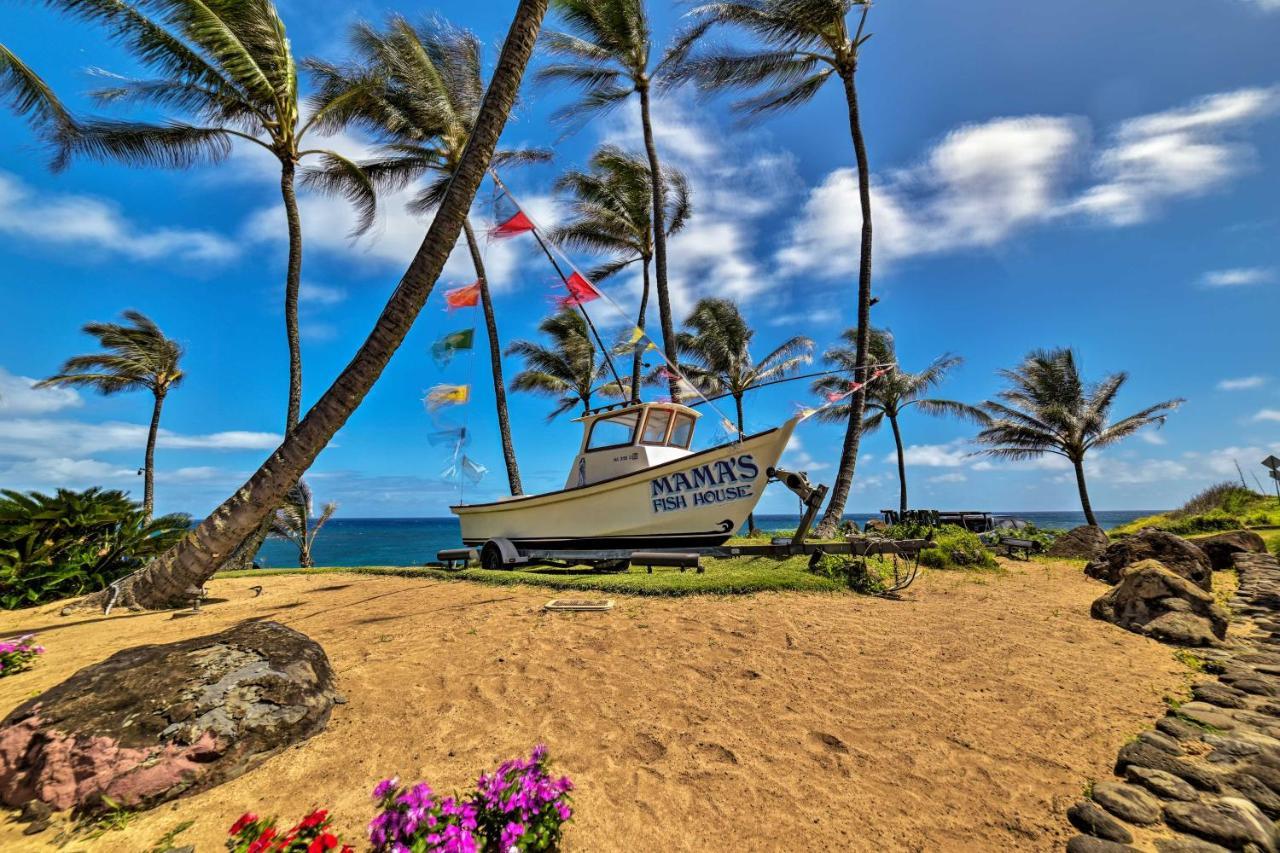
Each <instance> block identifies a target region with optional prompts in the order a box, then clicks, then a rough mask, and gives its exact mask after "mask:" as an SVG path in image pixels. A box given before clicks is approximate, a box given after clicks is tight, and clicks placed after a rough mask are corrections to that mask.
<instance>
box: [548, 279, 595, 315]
mask: <svg viewBox="0 0 1280 853" xmlns="http://www.w3.org/2000/svg"><path fill="white" fill-rule="evenodd" d="M564 286H565V287H566V288H567V289H568V291H569V295H568V296H562V297H560V299H559V300H557V301H558V302H559V304H560V307H561V308H573V307H574V306H577V305H581V304H582V303H584V302H590V301H591V300H593V299H599V298H600V291H598V290H596V289H595V286H594V285H592V284H591V282H589V281H587V280H586V279H585V278H583V276H582V274H581V273H579V272H575V273H573V275H571V276H569V278H567V279H566V280H565V283H564Z"/></svg>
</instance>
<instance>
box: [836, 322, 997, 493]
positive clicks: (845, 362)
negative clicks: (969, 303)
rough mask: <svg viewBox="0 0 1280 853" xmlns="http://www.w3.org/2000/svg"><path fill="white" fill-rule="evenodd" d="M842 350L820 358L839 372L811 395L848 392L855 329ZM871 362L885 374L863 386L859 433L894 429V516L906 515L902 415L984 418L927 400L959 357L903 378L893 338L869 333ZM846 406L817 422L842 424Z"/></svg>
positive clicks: (960, 406)
mask: <svg viewBox="0 0 1280 853" xmlns="http://www.w3.org/2000/svg"><path fill="white" fill-rule="evenodd" d="M841 338H842V339H843V340H844V341H845V345H844V346H834V347H832V348H831V349H829V350H827V351H826V353H825V354H824V355H823V361H825V362H826V363H827V364H829V365H831V366H832V367H833V368H835V369H836V370H838V371H840V373H837V374H832V375H828V376H824V377H822V378H821V379H818V380H815V381H814V383H813V390H814V391H816V392H818V393H819V394H823V395H828V396H834V395H839V394H844V393H846V392H847V391H848V389H849V383H850V377H852V376H854V375H855V373H854V368H855V366H856V365H857V363H858V355H857V340H858V330H857V329H847V330H845V332H844V333H843V334H842V335H841ZM869 351H870V361H869V364H871V365H872V367H873V368H878V367H883V368H884V371H885V372H884V373H883V374H882V375H881V376H880V377H879V378H878V379H876V381H875V382H872V383H871V384H870V385H869V386H867V405H866V409H865V415H864V417H863V420H862V434H863V435H866V434H868V433H872V432H875V431H876V430H878V429H879V428H880V427H881V426H883V425H884V422H885V421H888V422H889V428H890V429H891V430H893V443H894V447H895V448H896V450H897V453H898V511H899V512H906V511H907V465H906V457H905V455H904V452H903V447H902V428H901V425H900V423H899V421H900V419H901V417H902V415H903V414H904V413H905V412H906V411H907V410H908V409H910V408H912V407H915V409H916V410H917V411H919V412H923V413H924V414H926V415H934V416H936V417H954V418H960V419H962V420H967V421H972V422H974V423H980V424H985V423H986V422H987V415H986V413H985V412H983V411H982V410H981V409H979V408H978V407H976V406H970V405H969V404H967V403H961V402H958V401H956V400H943V399H939V398H936V397H926V396H925V394H927V393H929V392H930V391H931V390H933V389H934V388H936V387H938V386H939V385H941V384H942V382H943V380H944V379H946V376H947V372H948V371H950V370H951V369H952V368H954V367H957V366H959V365H960V364H961V362H963V361H964V359H962V358H960V356H956V355H944V356H942V357H940V358H938V359H937V360H935V361H934V362H933V364H931V365H929V366H928V367H926V368H925V369H924V370H922V371H920V372H919V373H908V372H906V371H905V370H901V369H899V368H898V366H897V355H896V353H895V352H894V345H893V336H892V335H890V334H889V333H888V332H886V331H884V330H883V329H872V330H871V335H870V347H869ZM849 409H850V404H848V403H842V404H840V405H836V406H831V407H830V408H826V409H822V410H820V411H819V413H818V415H817V420H820V421H826V422H827V423H844V422H845V421H846V420H847V419H848V417H849Z"/></svg>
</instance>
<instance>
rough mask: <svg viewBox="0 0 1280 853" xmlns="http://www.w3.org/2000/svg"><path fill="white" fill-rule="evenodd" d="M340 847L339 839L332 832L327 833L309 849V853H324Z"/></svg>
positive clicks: (313, 842) (312, 843)
mask: <svg viewBox="0 0 1280 853" xmlns="http://www.w3.org/2000/svg"><path fill="white" fill-rule="evenodd" d="M337 846H338V839H337V836H335V835H334V834H333V833H332V832H326V833H325V834H324V835H321V836H320V837H319V838H317V839H316V840H315V841H312V842H311V845H310V846H309V847H307V853H324V851H326V850H332V849H333V848H335V847H337Z"/></svg>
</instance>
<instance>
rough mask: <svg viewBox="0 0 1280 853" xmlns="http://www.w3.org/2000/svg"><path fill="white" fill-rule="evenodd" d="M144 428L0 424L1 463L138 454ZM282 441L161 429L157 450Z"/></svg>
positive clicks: (21, 421)
mask: <svg viewBox="0 0 1280 853" xmlns="http://www.w3.org/2000/svg"><path fill="white" fill-rule="evenodd" d="M146 440H147V427H146V426H144V425H142V424H131V423H124V422H121V421H106V422H103V423H83V422H80V421H71V420H57V419H52V418H9V419H4V420H0V457H4V456H7V457H18V458H30V459H43V458H48V457H58V456H66V457H80V456H84V455H89V454H94V453H101V452H105V451H113V450H138V451H139V452H140V451H141V450H142V448H143V446H144V445H145V444H146ZM280 440H281V437H280V436H279V435H277V434H275V433H270V432H249V431H245V430H227V431H223V432H214V433H207V434H204V435H192V434H183V433H175V432H173V431H172V430H167V429H161V430H160V434H159V438H158V440H157V442H156V444H157V446H158V447H160V448H162V449H168V450H274V449H275V448H276V447H277V446H278V445H279V444H280Z"/></svg>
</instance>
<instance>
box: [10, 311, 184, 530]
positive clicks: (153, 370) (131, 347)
mask: <svg viewBox="0 0 1280 853" xmlns="http://www.w3.org/2000/svg"><path fill="white" fill-rule="evenodd" d="M123 316H124V319H125V320H127V321H128V323H127V324H120V323H86V324H85V325H84V328H83V330H84V332H85V334H87V335H92V336H93V337H95V338H97V339H98V343H99V344H100V345H101V346H102V350H103V351H102V352H96V353H90V354H88V355H77V356H72V357H71V358H69V359H67V360H66V361H65V362H63V365H62V369H61V370H59V371H58V372H57V373H56V374H54V375H53V376H50V377H49V378H48V379H44V380H42V381H40V382H37V383H36V385H35V387H36V388H48V387H50V386H53V385H72V386H80V387H84V388H92V389H94V390H95V391H98V392H99V393H101V394H119V393H120V392H122V391H140V390H144V389H145V390H147V391H150V392H151V397H152V406H151V427H150V429H148V430H147V450H146V456H145V457H144V460H143V464H142V511H143V512H144V513H146V516H147V518H150V517H151V511H152V508H153V506H154V505H155V476H156V436H157V435H158V434H159V432H160V410H161V409H162V408H163V407H164V398H165V396H166V395H167V394H168V393H169V392H170V391H171V390H173V389H174V388H176V387H177V386H178V385H179V384H180V383H181V382H182V377H183V375H184V374H183V372H182V367H181V366H180V362H181V361H182V345H181V344H179V343H178V342H177V341H175V340H171V339H170V338H166V337H165V336H164V332H162V331H160V327H159V326H157V325H156V324H155V323H154V322H153V321H152V320H151V318H150V317H147V316H146V315H145V314H142V313H140V312H138V311H125V312H124V314H123Z"/></svg>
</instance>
